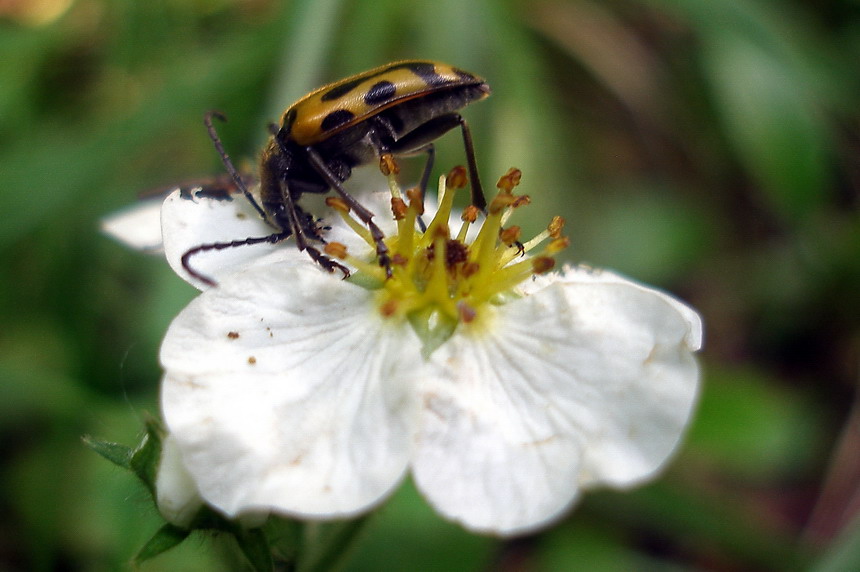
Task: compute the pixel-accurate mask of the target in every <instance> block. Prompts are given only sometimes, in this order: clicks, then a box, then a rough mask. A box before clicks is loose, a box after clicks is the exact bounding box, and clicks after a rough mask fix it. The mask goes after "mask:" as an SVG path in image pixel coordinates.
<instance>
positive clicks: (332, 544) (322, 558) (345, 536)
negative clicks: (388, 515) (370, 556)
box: [298, 515, 370, 572]
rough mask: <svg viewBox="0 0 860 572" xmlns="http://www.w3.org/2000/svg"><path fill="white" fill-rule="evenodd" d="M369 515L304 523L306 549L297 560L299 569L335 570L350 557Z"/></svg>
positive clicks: (311, 570) (309, 570)
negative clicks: (350, 551)
mask: <svg viewBox="0 0 860 572" xmlns="http://www.w3.org/2000/svg"><path fill="white" fill-rule="evenodd" d="M369 520H370V515H366V516H361V517H358V518H354V519H351V520H341V521H332V522H315V523H308V524H306V525H305V539H304V540H305V542H304V544H305V546H307V547H308V548H307V550H306V551H305V552H304V553H303V554H302V555H301V556H302V558H301V559H300V561H299V567H298V569H299V571H300V572H327V571H328V570H336V569H338V567H339V566H340V565H341V564H343V562H344V561H345V559H346V557H347V556H349V548H352V547H353V546H354V545H355V542H356V540H357V539H358V538H359V536H360V533H361V532H362V531H363V530H364V525H365V524H367V523H368V521H369Z"/></svg>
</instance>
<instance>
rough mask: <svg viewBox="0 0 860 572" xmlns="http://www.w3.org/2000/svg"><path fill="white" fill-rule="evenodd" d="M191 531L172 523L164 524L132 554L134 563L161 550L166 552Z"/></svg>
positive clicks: (146, 558)
mask: <svg viewBox="0 0 860 572" xmlns="http://www.w3.org/2000/svg"><path fill="white" fill-rule="evenodd" d="M189 534H191V531H190V530H188V529H185V528H180V527H178V526H175V525H173V524H169V523H168V524H165V525H164V526H162V527H161V528H159V529H158V532H156V533H155V534H154V535H153V536H152V538H150V539H149V541H147V543H146V544H144V545H143V548H141V549H140V551H138V553H137V554H136V555H135V556H134V560H133V562H134V564H135V565H140V564H141V563H143V562H145V561H147V560H149V559H150V558H154V557H156V556H158V555H159V554H161V553H163V552H167V551H168V550H170V549H171V548H173V547H174V546H178V545H179V544H181V543H182V541H183V540H185V539H186V538H188V535H189Z"/></svg>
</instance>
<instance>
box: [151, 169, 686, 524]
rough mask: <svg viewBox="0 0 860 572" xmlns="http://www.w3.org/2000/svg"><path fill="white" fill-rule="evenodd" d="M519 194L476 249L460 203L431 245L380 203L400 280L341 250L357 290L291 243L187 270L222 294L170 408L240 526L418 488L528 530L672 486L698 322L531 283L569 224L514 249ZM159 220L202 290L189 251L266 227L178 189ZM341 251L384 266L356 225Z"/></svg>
mask: <svg viewBox="0 0 860 572" xmlns="http://www.w3.org/2000/svg"><path fill="white" fill-rule="evenodd" d="M503 181H504V179H503ZM502 186H505V185H504V184H503V185H502ZM512 186H513V185H508V187H510V188H508V189H507V191H503V192H502V193H501V194H500V197H501V198H497V199H496V201H494V202H493V203H492V204H491V206H490V216H489V218H488V220H487V222H486V223H485V224H484V226H483V228H482V229H481V231H479V232H478V233H477V235H476V236H475V234H476V233H475V232H474V231H472V232H471V233H467V232H466V231H465V230H464V231H463V232H462V233H459V234H457V233H455V234H450V233H449V232H448V229H447V221H448V217H449V215H450V211H451V207H450V197H451V196H452V195H453V193H451V192H449V193H447V195H445V198H444V199H442V200H441V204H440V207H439V213H438V214H437V215H436V217H435V218H433V219H432V220H431V221H430V224H429V225H428V226H429V228H428V231H427V232H426V233H420V232H417V231H416V230H414V229H415V228H416V224H415V217H416V215H417V212H416V207H415V206H409V208H406V203H403V202H402V203H401V204H400V206H401V207H402V208H401V210H400V211H399V216H400V217H401V220H399V221H398V222H397V223H396V224H395V223H394V222H393V221H387V220H385V219H386V218H387V217H385V216H384V213H385V212H386V210H385V209H384V208H383V207H379V206H378V205H377V204H375V203H374V201H376V200H378V197H377V198H376V199H371V200H370V201H369V202H368V200H365V201H364V202H365V203H367V204H370V203H374V205H373V207H374V208H372V209H371V210H373V211H374V212H376V213H378V214H377V219H378V221H379V224H380V226H382V227H383V230H385V231H386V234H387V236H388V237H389V239H388V245H389V248H390V249H391V251H392V253H393V265H392V270H393V277H392V278H390V279H388V280H385V279H384V274H383V271H382V269H380V268H379V267H378V266H376V265H375V262H373V261H372V259H370V258H369V255H368V257H365V258H362V257H361V256H352V255H351V254H348V255H346V259H345V261H344V263H345V264H348V265H350V266H351V267H352V268H354V269H356V270H357V271H358V272H357V273H356V274H354V278H360V277H362V276H363V277H364V278H365V280H364V281H363V282H362V281H361V280H360V279H357V280H356V281H355V282H353V281H350V280H343V279H342V277H341V275H340V274H338V273H336V274H328V273H326V272H324V271H322V270H321V269H320V268H319V267H318V266H317V265H315V264H314V263H313V262H311V261H310V259H309V258H308V257H307V256H306V255H304V254H302V253H298V252H297V250H296V249H295V248H294V246H293V245H292V244H281V245H275V246H247V247H238V248H233V249H228V250H226V251H223V252H217V253H216V252H204V253H201V254H199V255H196V256H193V257H191V258H190V259H189V260H188V264H189V265H191V266H192V267H193V268H194V269H195V270H196V271H198V272H200V273H202V274H204V275H206V276H211V277H212V278H213V279H215V280H216V281H217V282H218V286H217V287H215V288H209V289H206V290H205V291H204V292H203V293H202V294H201V295H200V296H199V297H198V298H197V299H196V300H194V301H193V302H192V303H191V304H189V306H188V307H187V308H185V310H183V311H182V312H181V313H180V314H179V316H177V318H176V319H175V320H174V322H173V323H172V324H171V326H170V329H169V330H168V332H167V335H166V337H165V339H164V343H163V345H162V350H161V362H162V364H163V366H164V369H165V375H164V380H163V385H162V396H161V400H162V408H163V414H164V421H165V423H166V425H167V427H168V429H169V431H170V434H171V439H172V440H174V441H175V446H176V447H177V449H178V451H179V453H180V455H181V458H182V462H183V464H184V470H186V471H187V472H188V474H189V475H191V478H192V479H193V482H194V484H195V487H196V491H197V492H199V494H200V496H201V497H202V498H203V499H204V500H205V501H206V502H207V503H208V504H210V505H211V506H213V507H215V508H216V509H217V510H219V511H221V512H223V513H224V514H225V515H227V516H229V517H241V516H242V515H246V514H248V513H258V514H259V513H260V512H265V511H272V512H274V513H278V514H283V515H287V516H294V517H298V518H307V519H332V518H344V517H349V516H353V515H356V514H359V513H362V512H365V511H368V510H369V509H371V508H372V507H374V506H376V505H378V504H379V503H381V502H382V501H384V500H385V499H386V498H387V496H388V495H389V494H391V493H392V492H393V491H394V490H395V489H396V487H397V486H398V484H399V483H400V482H401V481H402V480H403V478H404V477H405V476H406V475H407V474H411V475H412V477H413V479H414V481H415V483H416V485H417V486H418V488H419V489H420V490H421V492H422V493H423V495H424V496H425V497H426V498H427V500H428V502H429V503H430V504H431V505H432V506H433V507H434V508H435V509H436V510H437V511H438V512H439V513H441V514H442V515H443V516H445V517H446V518H449V519H451V520H454V521H457V522H459V523H461V524H462V525H463V526H464V527H466V528H468V529H470V530H474V531H479V532H490V533H496V534H500V535H513V534H521V533H526V532H529V531H533V530H535V529H537V528H540V527H543V526H546V525H547V524H549V523H551V522H553V521H554V520H555V519H557V518H559V517H560V516H561V515H563V514H564V513H565V511H566V510H568V509H569V508H570V507H571V506H572V505H573V504H574V503H575V502H576V500H577V498H578V497H579V494H580V492H581V491H582V490H584V489H588V488H593V487H597V486H601V485H606V486H612V487H618V488H627V487H631V486H633V485H636V484H639V483H641V482H643V481H646V480H648V479H650V478H652V477H654V476H655V475H656V474H657V473H658V472H659V471H660V469H661V468H662V467H663V466H664V465H665V464H666V462H667V460H668V459H669V457H670V456H671V454H672V452H673V451H674V450H675V449H676V447H677V445H678V443H679V440H680V439H681V437H682V434H683V432H684V429H685V427H686V425H687V423H688V421H689V419H690V415H691V411H692V408H693V406H694V402H695V400H696V395H697V390H698V377H699V375H698V366H697V363H696V361H695V358H694V356H693V352H695V351H696V350H698V349H699V347H700V346H701V342H702V326H701V321H700V319H699V317H698V315H697V314H696V313H695V312H694V311H693V310H691V309H690V308H688V307H687V306H685V305H683V304H682V303H680V302H678V301H677V300H675V299H673V298H671V297H669V296H668V295H666V294H663V293H661V292H659V291H656V290H654V289H651V288H648V287H645V286H642V285H640V284H637V283H635V282H632V281H630V280H627V279H624V278H622V277H620V276H618V275H615V274H612V273H609V272H599V271H593V270H590V269H584V268H574V267H565V268H564V269H562V270H561V271H560V272H555V273H549V274H543V275H541V276H536V277H533V274H535V272H543V271H545V270H547V269H549V268H550V267H551V265H552V258H551V256H550V255H551V254H553V253H554V252H555V251H557V250H558V248H561V247H563V246H564V240H563V239H562V238H561V237H560V230H561V227H560V224H559V222H558V221H554V223H553V225H550V227H549V228H548V230H547V231H546V232H545V233H543V234H542V235H541V236H539V237H538V238H537V239H536V240H533V241H527V242H525V243H521V242H520V241H519V234H518V232H517V231H516V230H511V229H515V227H509V229H508V230H507V231H505V233H502V235H501V236H502V240H501V241H500V240H499V229H500V228H501V226H502V224H504V223H505V221H506V217H507V216H508V215H509V214H510V210H511V208H512V207H514V206H518V205H521V204H524V203H525V202H527V201H526V200H525V199H522V198H518V197H515V196H514V195H513V194H512V193H511V192H510V189H511V188H512ZM443 192H444V191H443V190H442V189H440V193H443ZM388 198H390V196H389V197H388ZM499 201H501V202H499ZM386 202H387V199H386ZM416 204H417V203H415V202H414V201H413V202H412V203H410V205H416ZM237 209H239V210H237ZM404 209H405V210H404ZM395 210H397V209H395ZM388 212H390V211H388ZM213 213H215V214H214V216H216V217H218V220H219V221H220V222H219V223H218V224H216V225H215V226H212V225H211V224H210V222H209V221H210V220H211V218H210V217H212V216H213ZM237 213H239V214H240V216H239V218H236V217H237ZM425 218H426V219H427V220H430V216H429V215H428V216H427V217H425ZM467 218H468V217H467ZM234 222H235V223H238V224H239V225H240V226H242V228H241V229H240V230H239V231H238V232H239V234H236V232H237V229H236V228H234ZM162 225H163V228H164V241H165V252H166V253H167V255H168V258H169V259H170V260H171V264H172V265H173V267H174V268H178V270H179V272H180V274H182V275H183V276H184V277H185V278H186V279H188V280H189V281H191V282H192V283H195V280H194V279H193V278H191V277H189V276H188V273H187V272H185V271H184V270H183V268H182V266H181V264H180V263H179V262H178V260H179V258H180V257H181V255H182V254H183V253H184V252H185V251H187V250H188V249H189V248H191V247H193V246H196V245H200V244H203V243H208V242H213V241H219V240H220V241H225V240H226V241H229V240H232V239H236V238H243V237H244V236H262V235H265V234H268V233H271V232H272V230H271V229H269V228H268V227H267V226H265V225H264V224H263V223H262V222H259V221H258V220H257V219H255V218H254V217H253V211H250V210H249V209H247V208H246V206H245V203H244V202H243V201H241V200H234V201H222V202H215V201H212V200H203V199H200V198H199V197H198V198H193V197H191V196H190V195H185V198H183V197H182V196H180V195H179V194H178V193H175V194H174V195H172V196H171V197H170V198H168V199H167V202H166V203H165V205H164V211H163V214H162ZM243 225H244V226H243ZM248 225H251V226H254V225H256V226H255V228H250V227H249V226H248ZM467 226H468V225H467ZM467 235H468V236H472V238H471V239H466V238H465V237H466V236H467ZM458 237H459V238H458ZM327 238H328V239H329V240H330V241H332V242H333V241H337V242H338V243H341V244H347V247H346V248H345V250H347V251H348V252H349V253H362V254H363V253H371V252H372V249H371V248H370V247H369V245H368V244H367V242H366V239H365V238H363V237H359V236H358V235H355V234H354V233H353V232H352V231H350V230H349V227H348V226H347V225H346V224H343V223H342V222H341V223H336V224H333V225H332V229H331V231H330V232H329V234H328V235H327ZM544 239H546V240H548V241H549V246H547V247H546V249H545V250H544V251H542V252H540V253H538V255H536V256H533V257H523V256H521V255H522V251H524V250H525V251H529V253H530V254H531V253H533V252H535V251H536V250H537V244H538V243H539V242H540V241H541V240H544ZM504 243H507V244H508V245H510V246H506V245H505V244H504ZM464 245H466V246H464ZM343 250H344V248H342V246H341V245H330V248H329V250H328V251H329V252H330V253H335V252H337V253H341V254H342V253H343ZM224 252H226V253H228V256H227V262H226V263H223V264H222V263H220V262H215V261H216V260H218V258H219V257H220V256H222V255H223V254H224ZM440 253H441V255H440ZM248 257H250V260H249V259H248ZM464 257H465V258H464ZM196 284H197V285H198V286H199V287H203V285H202V284H200V283H199V281H197V282H196ZM358 284H362V285H358ZM173 466H174V465H173V464H171V465H170V466H167V465H166V464H163V465H162V472H163V471H167V470H174V469H173V468H172V467H173Z"/></svg>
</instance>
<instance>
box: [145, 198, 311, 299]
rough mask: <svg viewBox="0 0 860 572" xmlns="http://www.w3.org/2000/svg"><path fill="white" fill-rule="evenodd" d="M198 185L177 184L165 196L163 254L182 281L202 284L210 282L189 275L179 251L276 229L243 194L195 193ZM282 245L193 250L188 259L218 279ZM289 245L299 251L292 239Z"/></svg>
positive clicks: (162, 225) (194, 284)
mask: <svg viewBox="0 0 860 572" xmlns="http://www.w3.org/2000/svg"><path fill="white" fill-rule="evenodd" d="M198 190H199V189H193V190H192V191H191V192H183V191H180V190H176V191H174V192H173V193H171V194H170V195H169V196H168V197H167V198H166V199H165V200H164V204H163V206H162V209H161V230H162V236H163V239H164V254H165V256H166V257H167V262H168V263H169V264H170V267H171V268H173V270H174V272H176V273H177V274H178V275H179V276H180V277H181V278H182V279H183V280H185V281H186V282H188V283H190V284H191V285H193V286H194V287H196V288H198V289H199V290H205V289H207V288H208V287H209V286H208V285H207V284H205V283H204V282H202V281H200V280H198V279H197V278H195V277H193V276H191V275H190V274H189V273H188V271H187V270H186V269H185V268H184V267H183V266H182V256H183V255H184V254H185V253H186V252H188V251H189V250H191V249H192V248H195V247H198V246H201V245H204V244H213V243H216V242H220V243H229V242H231V241H234V240H243V239H245V238H248V237H262V236H268V235H270V234H272V233H274V232H277V231H276V230H275V229H274V228H272V227H270V226H269V225H267V224H266V223H265V222H264V221H262V220H261V219H260V215H259V214H258V213H257V211H256V210H254V207H252V206H251V204H250V203H249V202H248V201H247V200H245V198H244V197H243V196H242V195H229V196H224V197H220V198H214V197H212V196H209V195H205V194H198V193H197V192H196V191H198ZM280 248H283V246H282V245H273V244H255V245H252V246H240V247H235V248H225V249H223V250H210V251H207V252H201V253H198V254H195V255H194V256H192V257H191V259H190V260H189V265H190V266H191V267H192V268H193V269H194V270H195V271H196V272H199V273H200V274H203V275H204V276H206V277H208V278H211V279H213V280H215V281H216V282H220V278H221V277H222V276H225V275H226V274H229V273H230V272H232V271H233V270H235V269H237V268H239V267H241V266H244V265H247V264H249V263H250V262H251V261H254V260H257V259H259V258H262V257H263V256H266V255H267V254H269V253H270V252H272V251H273V250H277V249H280ZM291 250H292V251H294V253H297V252H298V250H297V249H296V248H295V246H294V245H293V246H292V248H291ZM303 256H304V255H303Z"/></svg>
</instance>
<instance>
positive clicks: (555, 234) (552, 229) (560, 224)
mask: <svg viewBox="0 0 860 572" xmlns="http://www.w3.org/2000/svg"><path fill="white" fill-rule="evenodd" d="M546 229H547V230H548V231H549V236H550V238H560V237H561V231H562V230H564V219H563V218H561V217H560V216H558V215H556V216H554V217H552V220H551V221H549V224H548V225H547V227H546Z"/></svg>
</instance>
